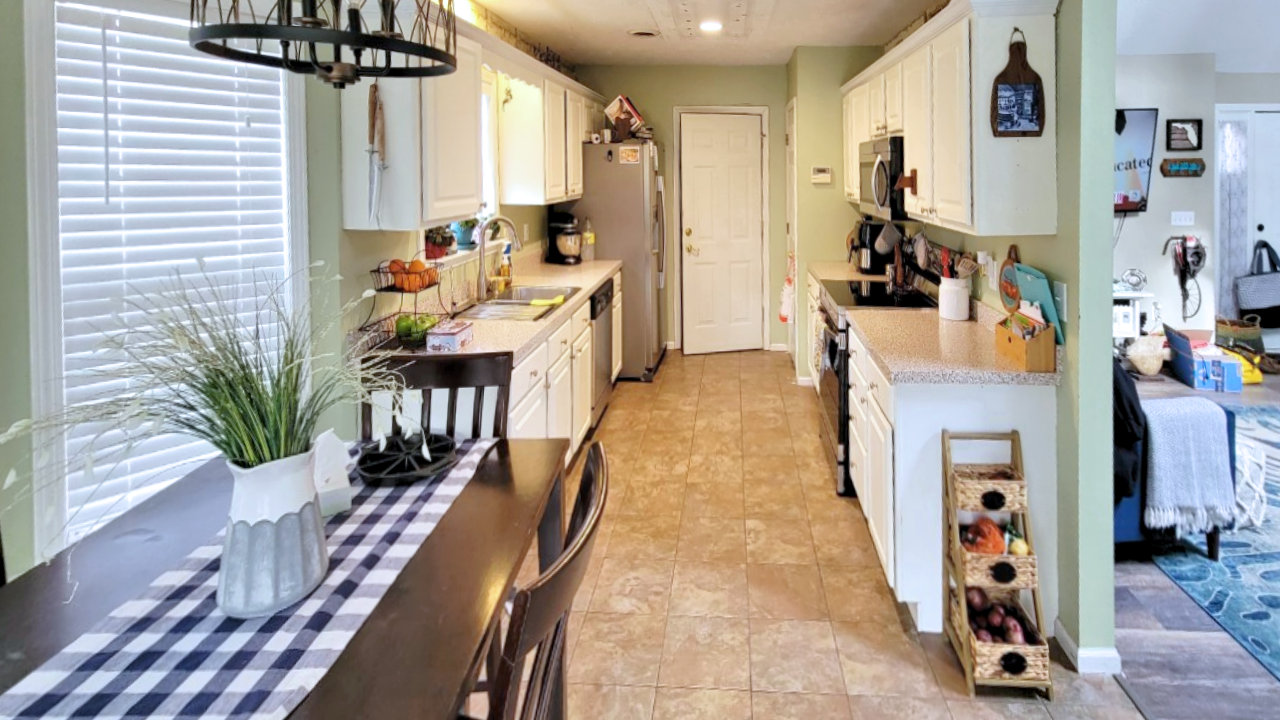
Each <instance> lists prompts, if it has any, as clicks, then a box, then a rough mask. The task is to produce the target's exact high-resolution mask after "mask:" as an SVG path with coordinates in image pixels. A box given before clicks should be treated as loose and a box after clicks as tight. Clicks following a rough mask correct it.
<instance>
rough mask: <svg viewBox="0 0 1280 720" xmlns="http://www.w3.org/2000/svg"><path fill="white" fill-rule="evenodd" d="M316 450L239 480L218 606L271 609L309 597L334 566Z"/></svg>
mask: <svg viewBox="0 0 1280 720" xmlns="http://www.w3.org/2000/svg"><path fill="white" fill-rule="evenodd" d="M313 464H314V461H313V456H312V453H311V452H306V453H302V454H300V455H294V456H293V457H287V458H284V459H282V460H275V461H272V462H269V463H266V464H263V465H259V466H257V467H252V468H247V469H246V468H242V467H238V466H236V465H234V464H232V463H230V462H228V463H227V467H229V468H230V469H231V475H232V477H233V478H234V483H235V485H234V487H233V489H232V492H231V511H230V513H229V515H228V517H227V534H226V539H225V540H224V542H223V545H222V560H221V565H220V568H219V571H218V607H219V608H221V609H222V611H223V612H224V613H226V614H227V615H229V616H231V617H235V618H252V617H263V616H267V615H273V614H275V613H276V612H278V611H280V610H283V609H284V608H286V607H289V606H290V605H292V604H294V603H296V602H298V601H299V600H301V599H303V598H305V597H306V596H308V595H310V594H311V592H312V591H313V590H315V589H316V588H317V587H319V585H320V583H321V582H322V581H323V580H324V576H325V573H326V572H327V571H328V569H329V550H328V547H327V546H326V544H325V535H324V522H323V521H322V520H321V518H320V503H319V500H318V499H317V497H316V486H315V477H314V470H313Z"/></svg>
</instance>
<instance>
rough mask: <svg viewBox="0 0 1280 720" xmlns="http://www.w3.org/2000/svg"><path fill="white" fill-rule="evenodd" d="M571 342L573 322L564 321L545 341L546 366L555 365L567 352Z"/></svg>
mask: <svg viewBox="0 0 1280 720" xmlns="http://www.w3.org/2000/svg"><path fill="white" fill-rule="evenodd" d="M571 342H573V322H572V321H569V320H566V321H564V322H562V323H560V327H558V328H556V330H555V332H553V333H551V337H550V338H549V339H548V340H547V365H548V366H551V365H555V364H556V362H557V361H558V360H560V358H561V357H562V356H563V355H564V354H565V353H567V352H569V350H570V348H569V343H571Z"/></svg>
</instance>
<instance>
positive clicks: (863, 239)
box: [848, 215, 893, 275]
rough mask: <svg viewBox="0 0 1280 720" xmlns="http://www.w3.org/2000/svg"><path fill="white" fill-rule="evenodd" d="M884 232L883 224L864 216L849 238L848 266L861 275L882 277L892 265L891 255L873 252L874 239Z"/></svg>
mask: <svg viewBox="0 0 1280 720" xmlns="http://www.w3.org/2000/svg"><path fill="white" fill-rule="evenodd" d="M883 230H884V223H883V222H880V221H878V220H875V219H873V218H872V217H871V216H870V215H864V216H863V217H862V220H861V222H859V223H858V227H856V228H855V229H854V231H853V232H852V233H851V234H850V236H849V258H848V259H849V264H850V265H853V266H854V267H855V268H856V269H857V270H858V272H859V273H861V274H863V275H884V274H886V273H887V272H888V271H889V266H890V265H892V264H893V255H892V254H889V255H881V254H880V253H878V252H876V250H875V243H876V238H877V237H879V236H880V233H881V232H882V231H883Z"/></svg>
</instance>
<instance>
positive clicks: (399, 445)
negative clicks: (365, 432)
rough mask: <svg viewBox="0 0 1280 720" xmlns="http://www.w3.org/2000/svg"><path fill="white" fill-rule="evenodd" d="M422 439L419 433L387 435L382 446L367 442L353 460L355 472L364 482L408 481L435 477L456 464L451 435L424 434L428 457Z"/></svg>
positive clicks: (389, 482)
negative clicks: (357, 457)
mask: <svg viewBox="0 0 1280 720" xmlns="http://www.w3.org/2000/svg"><path fill="white" fill-rule="evenodd" d="M422 443H423V436H422V435H413V436H411V437H407V438H406V437H402V436H399V435H397V436H394V437H389V438H387V444H386V447H384V448H383V449H381V450H379V449H378V443H376V442H372V443H368V444H366V445H365V447H364V450H363V452H362V453H361V454H360V459H359V460H357V461H356V474H357V475H358V476H359V477H360V479H361V480H362V481H364V483H365V484H366V485H375V486H388V485H410V484H413V483H416V482H420V481H423V480H428V481H429V480H434V479H435V478H437V477H439V476H441V475H443V474H444V473H446V472H448V471H449V470H450V469H451V468H453V466H454V465H457V464H458V452H457V450H458V446H457V443H455V442H454V441H453V438H451V437H447V436H444V435H427V436H426V443H427V450H428V454H429V455H430V457H431V459H430V460H428V459H427V458H426V457H424V456H423V454H422Z"/></svg>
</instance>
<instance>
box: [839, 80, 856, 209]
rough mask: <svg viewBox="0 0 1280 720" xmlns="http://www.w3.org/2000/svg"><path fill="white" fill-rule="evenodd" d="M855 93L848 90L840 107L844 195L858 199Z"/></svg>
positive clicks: (854, 200)
mask: <svg viewBox="0 0 1280 720" xmlns="http://www.w3.org/2000/svg"><path fill="white" fill-rule="evenodd" d="M852 104H853V93H852V92H847V93H845V94H844V97H843V98H842V99H841V103H840V107H841V112H842V116H843V118H844V123H843V125H842V127H843V128H844V130H843V131H842V132H841V135H840V136H841V139H842V140H843V141H844V153H843V155H844V196H845V198H846V199H848V200H850V201H853V202H857V200H858V180H859V178H858V148H857V147H854V145H853V125H852V123H853V110H851V109H850V107H851V105H852Z"/></svg>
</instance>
